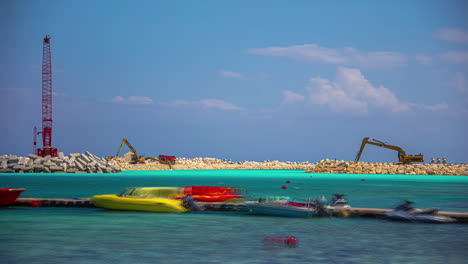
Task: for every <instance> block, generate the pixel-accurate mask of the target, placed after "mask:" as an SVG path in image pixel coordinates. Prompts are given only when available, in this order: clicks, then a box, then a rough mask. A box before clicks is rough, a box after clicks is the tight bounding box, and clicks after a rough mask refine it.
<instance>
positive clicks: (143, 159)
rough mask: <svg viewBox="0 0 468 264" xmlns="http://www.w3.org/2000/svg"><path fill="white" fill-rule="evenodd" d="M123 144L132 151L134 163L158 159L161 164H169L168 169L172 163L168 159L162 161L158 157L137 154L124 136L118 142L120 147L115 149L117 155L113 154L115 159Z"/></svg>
mask: <svg viewBox="0 0 468 264" xmlns="http://www.w3.org/2000/svg"><path fill="white" fill-rule="evenodd" d="M124 144H125V145H127V147H128V148H129V149H130V150H131V151H132V152H133V155H135V160H134V161H135V163H145V160H154V161H158V162H160V163H163V164H167V165H168V166H169V168H170V169H172V164H171V162H170V161H164V160H160V159H157V158H153V157H143V156H138V154H137V152H136V149H135V148H134V147H133V146H132V145H131V144H130V142H128V140H127V139H126V138H124V139H122V143H120V147H119V151H117V155H115V157H114V158H115V159H116V158H118V157H119V155H120V152H121V151H122V147H123V146H124Z"/></svg>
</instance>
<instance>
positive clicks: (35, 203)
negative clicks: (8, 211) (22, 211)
mask: <svg viewBox="0 0 468 264" xmlns="http://www.w3.org/2000/svg"><path fill="white" fill-rule="evenodd" d="M29 206H31V207H39V206H41V203H40V202H38V201H32V202H31V203H30V204H29Z"/></svg>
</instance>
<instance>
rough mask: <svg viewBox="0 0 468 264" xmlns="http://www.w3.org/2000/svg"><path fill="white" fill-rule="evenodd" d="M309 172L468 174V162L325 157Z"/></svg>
mask: <svg viewBox="0 0 468 264" xmlns="http://www.w3.org/2000/svg"><path fill="white" fill-rule="evenodd" d="M306 172H309V173H346V174H410V175H468V164H466V163H463V164H456V163H455V164H452V163H440V164H439V163H422V164H417V163H413V164H397V163H385V162H372V163H370V162H357V163H355V162H352V161H335V160H329V159H324V160H321V161H319V162H317V163H316V164H314V165H312V166H311V167H310V168H309V169H308V170H307V171H306Z"/></svg>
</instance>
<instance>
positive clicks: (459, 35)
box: [435, 28, 468, 43]
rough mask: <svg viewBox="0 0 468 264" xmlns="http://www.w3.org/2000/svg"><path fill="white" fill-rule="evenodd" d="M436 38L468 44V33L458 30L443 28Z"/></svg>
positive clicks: (436, 34)
mask: <svg viewBox="0 0 468 264" xmlns="http://www.w3.org/2000/svg"><path fill="white" fill-rule="evenodd" d="M435 36H436V38H438V39H441V40H446V41H451V42H462V43H468V32H467V31H464V30H462V29H457V28H443V29H440V30H438V31H437V32H436V33H435Z"/></svg>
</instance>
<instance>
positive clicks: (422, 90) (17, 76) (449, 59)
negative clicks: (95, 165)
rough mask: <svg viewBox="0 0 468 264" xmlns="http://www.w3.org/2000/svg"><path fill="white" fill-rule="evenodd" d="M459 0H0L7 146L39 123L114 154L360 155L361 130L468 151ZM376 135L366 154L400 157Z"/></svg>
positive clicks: (466, 51) (420, 147) (2, 141)
mask: <svg viewBox="0 0 468 264" xmlns="http://www.w3.org/2000/svg"><path fill="white" fill-rule="evenodd" d="M467 7H468V6H467V4H466V3H465V2H464V1H321V2H320V1H292V2H291V1H1V2H0V29H1V33H2V36H3V38H2V39H3V41H2V42H1V43H0V47H1V49H0V55H1V57H2V58H3V59H2V60H0V78H1V82H0V105H1V107H2V109H1V111H2V113H3V115H2V124H3V125H2V129H1V130H0V154H17V155H26V154H28V153H30V152H31V149H32V128H33V127H34V126H35V125H36V126H38V127H41V59H42V39H43V37H44V36H45V35H46V34H49V35H51V37H52V40H51V47H52V57H53V66H52V67H53V89H54V97H53V100H54V102H53V103H54V106H53V107H54V113H53V116H54V127H53V141H52V142H53V145H54V146H55V147H57V148H59V149H60V150H61V151H63V152H65V153H66V154H68V153H71V152H84V151H90V152H92V153H94V154H96V155H101V156H107V155H115V153H116V151H117V149H118V146H119V144H120V141H121V139H122V138H124V137H126V138H127V139H128V140H129V141H130V142H131V143H132V145H133V146H134V147H135V148H136V149H137V150H138V151H139V152H140V153H141V154H144V155H146V156H157V155H159V154H167V155H176V156H180V157H200V156H201V157H215V158H230V159H233V160H244V159H245V160H265V159H268V160H282V161H287V160H294V161H306V160H308V161H311V162H316V161H318V160H321V159H323V158H331V159H334V158H336V159H340V160H341V159H344V160H353V159H354V157H355V155H356V152H357V151H358V149H359V146H360V142H361V140H362V138H363V137H367V136H368V137H372V138H376V139H379V140H382V141H385V142H387V143H389V144H393V145H398V146H401V147H402V148H403V149H405V150H406V152H407V153H408V154H419V153H422V154H424V155H425V156H426V160H428V161H430V158H448V160H449V161H452V162H468V155H467V154H468V143H467V142H468V141H467V140H466V135H467V130H468V126H467V121H468V19H466V10H468V9H467ZM396 159H397V155H396V153H395V152H393V151H390V150H386V149H382V148H378V147H373V146H369V147H368V148H366V150H365V152H364V154H363V156H362V160H365V161H396Z"/></svg>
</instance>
